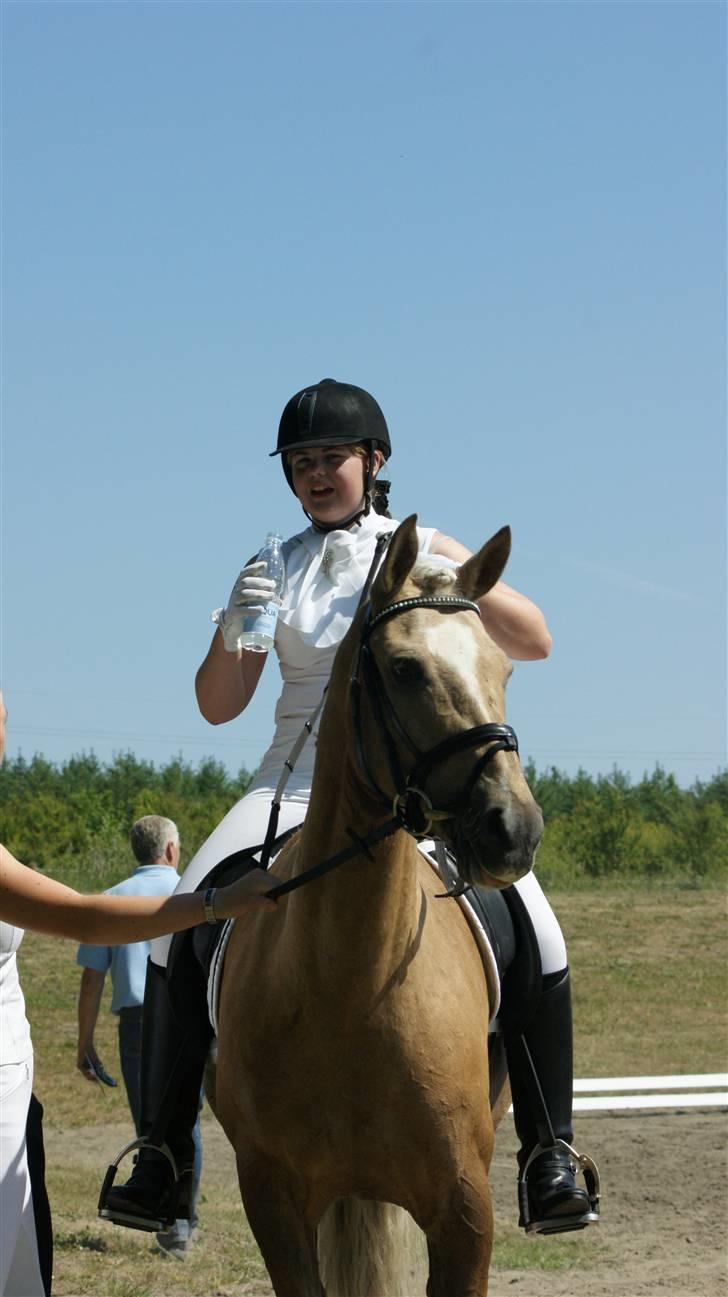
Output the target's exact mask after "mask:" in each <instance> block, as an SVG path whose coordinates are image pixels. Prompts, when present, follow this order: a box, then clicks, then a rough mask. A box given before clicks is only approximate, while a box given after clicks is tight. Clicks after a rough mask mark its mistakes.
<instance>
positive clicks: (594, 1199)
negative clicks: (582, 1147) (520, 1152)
mask: <svg viewBox="0 0 728 1297" xmlns="http://www.w3.org/2000/svg"><path fill="white" fill-rule="evenodd" d="M552 1148H557V1149H561V1150H563V1152H565V1153H568V1155H569V1158H570V1159H571V1169H572V1171H573V1172H574V1174H575V1175H576V1173H577V1172H579V1171H580V1172H581V1174H582V1176H583V1177H584V1186H585V1188H586V1192H587V1197H588V1199H589V1207H588V1210H587V1211H584V1212H580V1213H574V1215H573V1216H569V1215H563V1216H547V1217H545V1218H544V1219H543V1220H536V1219H535V1218H534V1217H532V1214H531V1204H530V1201H529V1196H528V1172H529V1168H530V1166H531V1164H532V1162H534V1161H535V1160H536V1158H537V1157H539V1156H540V1155H541V1153H547V1152H548V1151H549V1149H552ZM599 1194H600V1184H599V1171H598V1170H597V1165H596V1162H594V1161H593V1159H592V1158H590V1157H589V1156H588V1154H586V1153H577V1151H576V1149H575V1148H572V1147H571V1144H567V1143H566V1140H563V1139H557V1140H555V1142H554V1143H553V1144H546V1145H543V1144H537V1145H536V1147H535V1148H534V1149H533V1151H532V1153H531V1155H530V1157H529V1158H528V1161H527V1162H526V1164H525V1166H524V1168H523V1170H522V1171H521V1174H520V1176H519V1177H518V1205H519V1208H520V1213H521V1214H520V1218H519V1221H518V1224H519V1225H521V1226H522V1227H523V1228H524V1229H525V1231H526V1233H527V1234H564V1233H566V1232H567V1231H569V1230H574V1229H585V1228H586V1226H587V1225H596V1224H598V1221H599Z"/></svg>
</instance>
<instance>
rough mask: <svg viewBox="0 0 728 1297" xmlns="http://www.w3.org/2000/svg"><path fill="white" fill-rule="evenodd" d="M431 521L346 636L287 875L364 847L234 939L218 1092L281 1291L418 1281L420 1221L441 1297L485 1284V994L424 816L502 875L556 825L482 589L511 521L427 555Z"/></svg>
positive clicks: (244, 1189)
mask: <svg viewBox="0 0 728 1297" xmlns="http://www.w3.org/2000/svg"><path fill="white" fill-rule="evenodd" d="M415 523H416V516H415V515H412V516H411V517H410V518H408V519H407V520H406V521H405V522H404V523H402V524H401V525H400V526H399V528H398V529H397V530H396V532H395V533H394V534H393V536H392V539H391V542H390V545H389V548H388V550H387V553H386V555H385V558H384V560H383V562H382V564H381V568H380V571H379V573H378V575H377V577H376V579H375V580H374V581H373V584H372V586H371V594H370V599H369V600H368V602H367V603H366V605H365V606H361V607H360V609H359V611H358V613H357V615H356V617H355V619H354V622H353V624H352V626H351V628H350V630H349V632H348V634H347V635H346V637H345V638H344V640H343V641H342V643H341V644H340V646H339V648H338V650H337V654H336V657H335V661H334V666H333V670H332V675H331V680H330V685H329V689H328V694H327V699H326V704H325V707H324V710H323V713H322V717H321V725H320V731H319V737H318V743H317V749H316V761H315V771H314V781H313V788H312V795H311V801H310V805H309V809H308V813H307V815H306V818H305V822H304V824H303V827H302V829H301V830H300V832H299V834H298V836H297V837H296V838H295V839H293V840H292V841H291V842H290V843H289V844H287V846H286V847H285V848H284V849H283V851H282V852H281V854H280V855H279V856H278V857H277V858H276V860H275V862H274V865H273V868H272V872H273V873H274V874H275V875H276V876H277V880H279V881H282V880H292V879H295V878H296V877H297V876H298V875H301V874H302V873H303V872H304V871H306V870H307V869H308V868H309V867H310V866H311V865H312V864H315V863H316V862H320V861H321V860H322V859H323V858H324V857H329V856H331V855H332V853H333V854H334V855H335V854H336V852H337V851H339V850H341V848H342V847H345V846H349V847H351V843H352V839H353V840H354V841H355V842H357V843H359V844H360V847H361V851H360V854H359V856H358V857H357V858H356V859H353V860H350V861H348V862H347V863H346V864H345V865H343V866H342V867H341V868H339V869H337V870H335V871H333V870H332V871H331V872H329V873H328V874H327V875H326V877H323V878H319V879H317V880H316V881H314V882H312V883H310V884H309V885H307V886H302V887H300V888H299V889H298V890H296V891H295V892H293V893H292V894H291V895H289V896H288V897H287V898H286V900H285V901H281V902H279V904H278V906H277V910H276V912H275V913H266V914H257V915H256V914H251V915H250V916H245V918H244V919H239V920H237V922H236V924H235V926H234V929H233V931H232V935H231V937H230V940H229V944H228V947H227V951H226V955H225V964H224V970H223V976H222V985H221V990H220V998H219V1009H218V1053H217V1077H216V1109H217V1113H218V1116H219V1118H220V1120H221V1122H222V1125H223V1127H224V1130H225V1132H226V1135H227V1137H228V1139H229V1140H230V1142H231V1144H232V1145H233V1148H234V1150H235V1155H236V1161H237V1171H238V1179H239V1183H240V1191H241V1195H242V1200H243V1206H244V1209H245V1213H246V1215H247V1218H248V1221H249V1223H250V1226H251V1229H252V1231H253V1234H254V1236H255V1238H256V1240H257V1243H258V1246H259V1248H260V1251H261V1253H262V1256H263V1260H264V1262H265V1265H266V1267H267V1269H268V1272H269V1275H270V1279H271V1283H272V1285H273V1289H274V1291H275V1293H276V1295H277V1297H324V1294H327V1295H328V1297H398V1295H399V1294H402V1297H413V1294H414V1292H415V1287H414V1285H415V1278H414V1277H413V1268H412V1267H413V1261H412V1257H411V1255H410V1252H409V1242H408V1234H407V1230H408V1229H409V1228H410V1227H411V1230H410V1232H412V1233H415V1234H416V1235H418V1236H419V1237H421V1234H424V1236H425V1239H426V1244H427V1253H428V1256H429V1277H428V1280H427V1295H428V1297H476V1294H477V1297H484V1294H486V1293H487V1287H488V1269H489V1261H490V1254H491V1246H492V1237H493V1214H492V1205H491V1199H490V1192H489V1187H488V1168H489V1164H490V1160H491V1155H492V1151H493V1121H492V1116H491V1105H490V1104H489V1102H488V1095H489V1076H488V1041H487V1033H488V1019H489V1005H488V990H487V985H486V979H485V975H484V971H483V966H482V962H481V957H480V955H479V953H478V951H477V948H476V945H475V943H474V941H473V938H472V935H471V933H470V930H469V928H468V926H467V923H466V921H465V919H464V917H463V914H462V912H461V910H460V908H459V907H458V906H457V905H454V904H453V903H452V902H450V903H448V902H447V901H445V900H438V899H436V897H437V895H438V893H440V892H442V883H441V881H440V880H439V879H438V877H437V876H436V874H435V872H434V871H433V869H432V868H431V867H430V865H429V864H428V863H427V861H426V860H425V859H424V858H423V856H422V854H421V852H420V851H419V850H418V846H417V842H416V840H415V837H414V836H413V833H414V832H418V833H419V835H420V836H422V835H423V834H426V833H428V832H429V831H430V830H429V826H430V824H431V823H433V822H434V823H435V824H436V828H437V835H438V837H440V838H442V839H443V840H444V842H446V843H447V844H448V845H449V846H451V847H452V848H453V850H454V852H455V854H456V857H457V860H458V868H459V873H460V875H461V878H462V879H464V880H466V881H468V882H472V883H477V884H479V885H485V886H488V887H494V888H503V887H506V886H508V885H509V884H511V883H513V882H514V881H515V880H517V879H518V878H521V877H523V875H524V874H526V873H527V872H528V871H529V869H530V868H531V867H532V864H533V859H534V854H535V851H536V848H537V845H538V842H539V839H540V836H541V833H542V830H543V821H542V818H541V814H540V811H539V809H538V807H537V805H536V803H535V801H534V800H533V797H532V795H531V792H530V790H529V788H528V785H527V783H526V781H525V778H524V776H523V773H522V770H521V767H520V764H519V761H518V756H517V743H516V741H515V736H514V735H513V731H512V730H510V727H508V726H506V725H505V724H504V691H505V685H506V682H507V679H508V676H509V674H510V672H511V669H512V668H511V664H510V662H509V660H508V659H507V658H506V656H505V654H504V653H503V652H502V651H501V650H500V648H498V647H497V646H496V645H495V644H494V643H493V641H492V640H491V638H490V637H489V635H488V634H487V632H486V630H485V628H484V626H483V624H482V621H481V620H480V618H479V616H478V615H476V614H478V611H479V610H478V607H477V604H475V603H474V600H476V599H478V598H480V597H481V596H482V595H484V594H485V593H486V592H487V591H488V590H489V589H490V588H491V587H492V586H493V585H494V584H495V582H496V581H497V580H498V578H499V576H500V574H501V572H502V570H503V568H504V567H505V563H506V561H507V558H508V554H509V550H510V531H509V529H508V528H507V527H506V528H502V529H501V531H500V532H498V533H496V535H495V536H494V537H492V538H491V540H490V541H488V542H487V543H486V544H485V545H484V546H483V547H482V549H481V550H480V551H479V552H478V553H477V554H476V555H474V556H473V557H471V558H469V559H468V560H467V562H465V563H464V564H463V565H462V566H461V567H460V568H458V569H446V568H443V567H442V566H439V567H438V566H436V565H435V564H434V563H433V562H432V560H429V562H428V559H427V556H418V551H417V537H416V531H415ZM509 736H512V738H510V737H509ZM400 781H403V782H400ZM425 789H426V790H427V791H425ZM392 803H394V808H395V816H394V818H395V819H396V821H397V828H396V831H394V832H391V833H390V835H389V836H386V837H384V838H383V839H382V840H381V841H379V842H374V841H373V835H372V833H371V829H372V826H376V825H378V824H381V823H382V819H383V815H384V816H386V813H387V811H388V810H390V809H391V807H392ZM408 821H415V822H416V827H414V828H413V825H412V823H409V822H408ZM405 826H406V827H405ZM367 835H369V836H367ZM412 1222H414V1225H413V1224H412ZM420 1232H421V1234H420Z"/></svg>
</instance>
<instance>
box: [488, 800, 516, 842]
mask: <svg viewBox="0 0 728 1297" xmlns="http://www.w3.org/2000/svg"><path fill="white" fill-rule="evenodd" d="M485 828H486V830H487V832H488V833H490V834H491V835H492V836H493V837H494V838H495V839H496V841H497V842H500V843H502V844H503V845H504V846H508V845H509V844H510V840H511V839H510V834H509V832H508V829H507V827H506V818H505V815H504V814H503V809H502V807H500V806H493V807H492V808H491V809H490V810H489V811H486V813H485Z"/></svg>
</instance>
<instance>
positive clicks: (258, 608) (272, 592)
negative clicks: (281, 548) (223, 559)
mask: <svg viewBox="0 0 728 1297" xmlns="http://www.w3.org/2000/svg"><path fill="white" fill-rule="evenodd" d="M265 570H266V565H265V563H258V562H255V563H248V565H247V567H244V568H243V570H242V572H241V573H240V575H239V577H238V579H237V581H236V582H235V585H234V586H233V588H232V592H231V594H230V598H229V599H228V605H227V608H225V609H222V608H216V609H215V611H214V612H212V613H210V618H211V620H212V621H214V622H215V623H216V624H217V625H218V626H219V627H220V630H221V631H222V638H223V642H224V644H225V648H226V650H227V652H228V653H235V652H237V650H238V649H239V648H240V636H241V635H242V633H243V618H244V617H247V616H249V614H250V613H255V612H263V611H264V610H265V605H266V604H267V603H280V600H279V599H278V596H277V595H276V583H275V581H271V580H269V579H268V577H267V576H261V573H262V572H265Z"/></svg>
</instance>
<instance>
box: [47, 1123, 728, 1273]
mask: <svg viewBox="0 0 728 1297" xmlns="http://www.w3.org/2000/svg"><path fill="white" fill-rule="evenodd" d="M203 1129H204V1143H205V1164H206V1165H205V1172H204V1176H205V1181H206V1182H207V1184H208V1185H209V1186H210V1188H212V1187H213V1184H219V1186H220V1187H221V1188H222V1187H227V1191H228V1192H229V1191H230V1187H231V1186H232V1185H235V1184H236V1181H235V1172H234V1164H233V1158H232V1152H231V1150H230V1147H229V1145H228V1144H227V1141H226V1140H225V1137H224V1135H223V1134H222V1131H221V1130H220V1128H219V1127H218V1126H217V1125H216V1124H214V1123H205V1126H204V1128H203ZM124 1138H125V1128H123V1127H116V1126H95V1127H86V1128H84V1129H81V1130H73V1131H65V1132H64V1131H58V1130H55V1131H54V1130H53V1128H49V1129H48V1130H47V1131H46V1146H47V1156H48V1160H49V1163H50V1164H51V1165H56V1166H60V1165H65V1166H68V1165H69V1164H70V1163H74V1164H75V1165H76V1166H78V1167H80V1166H83V1167H88V1169H89V1173H90V1174H93V1176H94V1177H95V1178H96V1179H97V1178H98V1168H99V1167H100V1166H103V1164H104V1161H105V1159H106V1158H107V1156H108V1152H109V1149H110V1148H112V1149H113V1148H114V1147H118V1146H119V1145H120V1144H121V1143H122V1142H123V1140H124ZM578 1144H579V1146H580V1147H581V1148H582V1149H583V1150H584V1151H587V1152H589V1153H590V1154H591V1155H592V1156H593V1157H594V1158H595V1160H596V1161H597V1163H598V1165H599V1169H600V1173H601V1179H602V1220H601V1223H600V1224H599V1226H598V1227H596V1228H595V1229H592V1230H590V1231H588V1233H584V1234H581V1235H571V1236H568V1238H567V1237H566V1236H563V1235H562V1236H560V1237H557V1238H552V1239H548V1240H541V1241H535V1240H534V1241H529V1243H528V1246H529V1247H531V1246H533V1247H536V1248H539V1249H549V1250H550V1251H551V1250H552V1249H559V1248H560V1247H562V1246H563V1245H564V1244H565V1245H566V1251H565V1252H563V1253H562V1254H561V1256H560V1257H559V1258H558V1260H559V1262H560V1261H561V1259H562V1258H563V1260H564V1262H565V1266H567V1267H568V1268H561V1269H551V1268H547V1269H543V1268H538V1269H535V1268H534V1269H532V1268H530V1267H529V1268H521V1269H502V1268H501V1269H496V1270H495V1271H494V1272H493V1274H492V1277H491V1283H490V1294H489V1297H507V1295H508V1297H511V1295H512V1297H721V1294H728V1263H727V1252H726V1239H727V1231H726V1223H727V1221H728V1211H727V1208H728V1191H727V1183H728V1162H727V1157H726V1153H727V1147H728V1121H727V1120H726V1113H725V1112H721V1111H719V1110H710V1109H706V1110H692V1111H686V1112H682V1113H680V1112H673V1111H669V1112H667V1111H664V1110H662V1111H658V1112H652V1113H649V1112H635V1113H625V1114H622V1113H620V1114H617V1115H610V1114H607V1113H598V1114H597V1113H588V1114H579V1121H578ZM514 1151H515V1137H514V1134H513V1129H512V1123H511V1120H510V1118H507V1119H506V1121H505V1122H504V1125H503V1127H502V1128H501V1130H500V1131H499V1134H498V1140H497V1146H496V1154H495V1159H494V1165H493V1168H492V1177H491V1180H492V1186H493V1192H494V1201H495V1205H496V1228H497V1229H498V1226H499V1224H500V1228H501V1230H504V1229H505V1228H506V1226H505V1224H504V1222H512V1221H513V1219H514V1215H515V1193H514V1189H515V1180H514V1160H513V1154H514ZM51 1186H52V1182H51ZM577 1239H582V1240H584V1245H583V1251H582V1252H581V1254H580V1252H579V1248H578V1246H576V1240H577ZM543 1255H544V1256H545V1257H546V1264H547V1265H548V1264H549V1263H550V1264H553V1262H554V1261H556V1260H557V1256H556V1254H555V1253H551V1255H546V1254H545V1253H544V1254H543ZM69 1277H70V1276H68V1275H66V1276H65V1282H64V1274H63V1268H62V1263H61V1268H60V1271H59V1270H58V1269H57V1272H56V1289H57V1291H58V1292H59V1293H60V1294H62V1295H63V1297H74V1294H73V1290H72V1288H69V1286H68V1279H69ZM176 1277H177V1276H176V1275H175V1278H176ZM174 1291H175V1292H176V1291H177V1287H176V1285H175V1287H174ZM271 1291H272V1290H271V1289H270V1288H269V1287H268V1286H267V1285H266V1284H262V1283H253V1284H251V1283H250V1282H247V1283H245V1284H243V1283H241V1284H240V1285H239V1286H236V1287H235V1288H234V1289H228V1288H226V1289H225V1292H226V1293H228V1292H230V1293H231V1294H232V1297H243V1294H245V1297H269V1295H270V1293H271ZM102 1297H103V1294H102ZM383 1297H386V1294H383Z"/></svg>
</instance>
